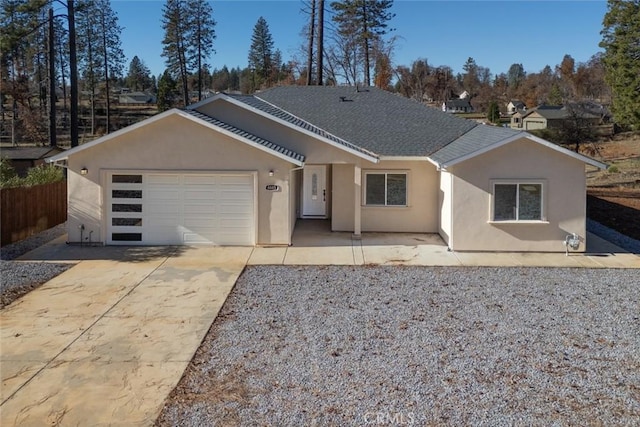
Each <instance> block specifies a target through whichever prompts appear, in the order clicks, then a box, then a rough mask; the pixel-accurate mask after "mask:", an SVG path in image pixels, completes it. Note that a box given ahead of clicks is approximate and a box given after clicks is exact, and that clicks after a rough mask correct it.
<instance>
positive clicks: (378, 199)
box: [365, 172, 407, 206]
mask: <svg viewBox="0 0 640 427" xmlns="http://www.w3.org/2000/svg"><path fill="white" fill-rule="evenodd" d="M365 205H367V206H406V205H407V174H406V173H377V172H368V173H366V174H365Z"/></svg>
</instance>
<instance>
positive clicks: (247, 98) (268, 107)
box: [227, 94, 377, 157]
mask: <svg viewBox="0 0 640 427" xmlns="http://www.w3.org/2000/svg"><path fill="white" fill-rule="evenodd" d="M227 96H229V97H231V98H233V99H236V100H238V101H240V102H242V103H244V104H247V105H249V106H251V107H253V108H255V109H257V110H260V111H262V112H264V113H267V114H269V115H271V116H273V117H277V118H279V119H281V120H284V121H285V122H288V123H291V124H293V125H295V126H298V127H300V128H302V129H305V130H307V131H309V132H312V133H315V134H316V135H319V136H321V137H323V138H327V139H329V140H331V141H333V142H335V143H337V144H340V145H344V146H345V147H348V148H350V149H352V150H355V151H358V152H360V153H363V154H366V155H368V156H373V157H377V156H376V154H375V153H372V152H370V151H368V150H366V149H364V148H362V147H359V146H357V145H354V144H352V143H350V142H349V141H345V140H344V139H342V138H338V137H337V136H335V135H332V134H330V133H329V132H327V131H325V130H324V129H320V128H319V127H317V126H315V125H313V124H312V123H309V122H308V121H306V120H302V119H301V118H299V117H296V116H295V115H293V114H291V113H289V112H287V111H284V110H283V109H281V108H278V107H277V106H275V105H272V104H270V103H268V102H265V101H263V100H262V99H259V98H257V97H255V96H253V95H230V94H227Z"/></svg>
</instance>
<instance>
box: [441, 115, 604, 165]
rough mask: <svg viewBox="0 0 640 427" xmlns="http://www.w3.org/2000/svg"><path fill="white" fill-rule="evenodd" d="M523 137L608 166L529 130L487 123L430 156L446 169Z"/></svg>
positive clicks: (569, 154)
mask: <svg viewBox="0 0 640 427" xmlns="http://www.w3.org/2000/svg"><path fill="white" fill-rule="evenodd" d="M521 138H526V139H528V140H531V141H533V142H536V143H538V144H541V145H543V146H545V147H547V148H550V149H552V150H554V151H557V152H560V153H562V154H564V155H567V156H569V157H572V158H574V159H577V160H580V161H581V162H584V163H587V164H589V165H592V166H595V167H597V168H600V169H606V168H607V165H606V164H604V163H602V162H599V161H597V160H594V159H592V158H589V157H587V156H583V155H582V154H579V153H576V152H573V151H570V150H567V149H566V148H563V147H561V146H559V145H557V144H554V143H552V142H549V141H547V140H544V139H542V138H538V137H536V136H533V135H531V134H530V133H528V132H523V131H516V130H513V129H509V128H498V127H494V126H487V125H482V126H478V127H476V128H474V129H472V130H471V131H470V132H468V133H466V134H465V135H463V136H461V137H460V138H458V139H457V140H455V141H453V142H452V143H451V144H449V145H447V146H446V147H444V148H442V149H441V150H439V151H437V152H436V153H433V154H432V155H431V156H429V158H430V159H431V160H432V161H433V162H434V163H436V164H437V165H438V166H439V167H441V168H443V169H446V168H448V167H452V166H454V165H456V164H458V163H462V162H464V161H466V160H469V159H472V158H474V157H476V156H479V155H481V154H484V153H487V152H489V151H491V150H495V149H496V148H499V147H502V146H503V145H506V144H509V143H511V142H514V141H517V140H519V139H521Z"/></svg>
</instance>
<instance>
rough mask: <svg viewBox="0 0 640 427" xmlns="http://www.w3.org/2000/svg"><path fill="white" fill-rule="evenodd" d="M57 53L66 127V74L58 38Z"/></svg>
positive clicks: (65, 126) (60, 43)
mask: <svg viewBox="0 0 640 427" xmlns="http://www.w3.org/2000/svg"><path fill="white" fill-rule="evenodd" d="M58 49H59V50H58V55H59V56H60V80H61V81H62V110H63V112H64V118H63V128H64V129H65V130H66V129H67V75H66V73H65V69H64V57H65V55H64V52H63V50H62V49H63V47H62V40H58Z"/></svg>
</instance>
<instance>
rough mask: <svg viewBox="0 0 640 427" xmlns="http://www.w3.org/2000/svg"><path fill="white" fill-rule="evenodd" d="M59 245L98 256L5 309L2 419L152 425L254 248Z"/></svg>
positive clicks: (1, 317) (1, 319)
mask: <svg viewBox="0 0 640 427" xmlns="http://www.w3.org/2000/svg"><path fill="white" fill-rule="evenodd" d="M51 248H55V245H54V246H49V247H48V248H43V249H42V250H41V251H40V254H41V255H42V254H44V253H46V252H47V251H51V250H52V249H51ZM60 248H61V247H60V246H59V247H58V251H57V253H58V258H63V259H65V258H66V259H71V258H73V255H74V251H75V252H78V251H81V252H82V253H81V255H84V256H86V257H87V258H100V259H94V260H84V261H82V262H80V263H79V264H77V265H76V266H74V267H73V268H71V269H69V270H67V271H66V272H65V273H63V274H61V275H60V276H58V277H56V278H54V279H53V280H51V281H49V282H48V283H46V284H44V285H43V286H42V287H40V288H38V289H37V290H35V291H33V292H31V293H29V294H27V295H26V296H24V297H23V298H21V299H19V300H17V301H15V302H14V303H13V304H11V305H10V306H8V307H6V308H5V309H4V310H2V311H1V312H0V324H1V327H2V328H1V330H2V332H1V334H2V335H1V345H2V346H1V348H0V364H1V374H2V389H1V396H0V397H1V400H2V404H1V406H0V425H2V426H13V425H33V426H43V425H92V426H99V425H113V424H118V425H122V424H126V425H145V426H148V425H151V424H153V422H154V421H155V418H156V417H157V415H158V413H159V411H160V409H161V407H162V404H163V402H164V400H165V399H166V397H167V395H168V394H169V393H170V392H171V390H172V389H173V388H174V387H175V385H176V384H177V383H178V381H179V380H180V377H181V376H182V373H183V372H184V370H185V368H186V366H187V364H188V363H189V361H190V360H191V359H192V357H193V355H194V353H195V351H196V350H197V348H198V346H199V345H200V343H201V341H202V339H203V338H204V336H205V334H206V333H207V331H208V329H209V327H210V326H211V323H212V322H213V320H214V319H215V318H216V316H217V314H218V311H219V310H220V308H221V306H222V304H223V303H224V301H225V300H226V298H227V295H228V294H229V292H230V291H231V289H232V287H233V285H234V284H235V281H236V279H237V277H238V276H239V275H240V273H241V272H242V270H243V268H244V266H245V264H246V261H247V259H248V258H249V255H250V254H251V251H252V248H128V249H125V248H77V247H68V248H69V249H68V250H67V251H66V252H65V251H64V250H62V251H60V250H59V249H60ZM37 255H38V253H37V252H36V253H35V254H31V256H30V257H31V258H36V259H37V258H38V256H37ZM106 256H109V257H110V258H106ZM53 258H54V259H55V257H53ZM39 259H45V258H39Z"/></svg>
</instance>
